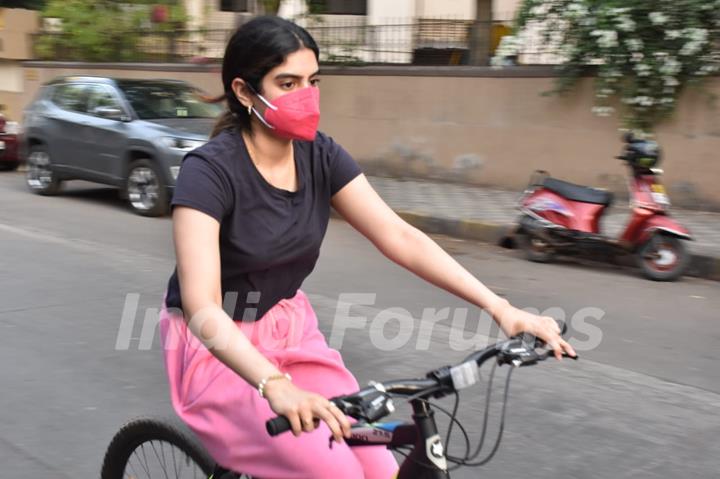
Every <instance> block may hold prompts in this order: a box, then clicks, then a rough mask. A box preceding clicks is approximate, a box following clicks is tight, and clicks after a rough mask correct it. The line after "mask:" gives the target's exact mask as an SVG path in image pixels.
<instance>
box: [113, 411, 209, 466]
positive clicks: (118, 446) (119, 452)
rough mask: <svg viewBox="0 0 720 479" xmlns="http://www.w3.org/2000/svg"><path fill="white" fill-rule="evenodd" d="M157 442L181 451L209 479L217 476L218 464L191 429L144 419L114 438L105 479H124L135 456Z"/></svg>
mask: <svg viewBox="0 0 720 479" xmlns="http://www.w3.org/2000/svg"><path fill="white" fill-rule="evenodd" d="M153 441H156V442H158V443H160V444H162V443H168V444H170V445H171V446H173V447H175V448H177V449H179V450H180V451H181V452H182V453H184V454H185V456H186V458H187V459H190V460H192V461H193V462H194V463H195V464H196V465H197V466H198V468H200V470H201V471H202V473H203V474H204V475H205V477H210V475H211V474H212V473H213V470H214V468H215V461H214V460H213V459H212V457H210V454H208V452H207V451H206V450H205V448H204V447H203V446H202V444H200V442H199V441H198V440H197V438H195V436H194V435H193V434H192V432H191V431H190V430H189V429H188V428H187V426H185V425H184V424H183V423H181V422H180V421H179V420H178V419H172V418H152V417H143V418H137V419H133V420H131V421H128V422H127V423H126V424H125V425H123V426H122V427H121V428H120V430H119V431H118V432H117V433H116V434H115V436H114V437H113V438H112V440H111V441H110V445H109V446H108V448H107V451H106V452H105V458H104V459H103V464H102V469H101V473H100V477H101V479H124V478H125V477H126V476H125V473H126V471H125V470H126V468H127V467H128V464H129V462H130V459H131V457H132V456H133V453H134V452H135V451H136V450H137V449H138V448H139V447H140V446H142V445H144V444H146V443H148V444H150V445H152V444H153ZM153 450H154V449H153ZM163 457H164V453H163ZM173 459H175V456H173ZM149 475H150V474H149V473H148V476H149ZM163 476H164V474H163ZM129 477H134V476H129ZM161 477H162V476H161ZM151 479H154V478H151ZM158 479H160V478H158ZM163 479H164V477H163Z"/></svg>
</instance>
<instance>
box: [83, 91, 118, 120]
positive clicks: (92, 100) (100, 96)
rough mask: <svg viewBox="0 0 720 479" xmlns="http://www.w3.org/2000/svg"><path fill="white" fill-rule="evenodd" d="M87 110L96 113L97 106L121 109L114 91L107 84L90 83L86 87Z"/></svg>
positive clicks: (92, 113)
mask: <svg viewBox="0 0 720 479" xmlns="http://www.w3.org/2000/svg"><path fill="white" fill-rule="evenodd" d="M88 90H89V92H88V100H87V112H88V113H90V114H91V115H96V110H97V109H98V108H117V109H118V110H120V111H123V108H122V107H121V106H120V103H119V102H118V100H117V97H116V96H115V92H113V90H112V89H111V88H110V87H109V86H107V85H90V87H89V88H88Z"/></svg>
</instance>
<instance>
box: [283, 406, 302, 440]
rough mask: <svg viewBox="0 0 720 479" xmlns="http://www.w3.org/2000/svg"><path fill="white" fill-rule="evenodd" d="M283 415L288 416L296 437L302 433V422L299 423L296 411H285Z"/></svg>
mask: <svg viewBox="0 0 720 479" xmlns="http://www.w3.org/2000/svg"><path fill="white" fill-rule="evenodd" d="M285 417H286V418H288V421H290V426H291V427H292V432H293V435H295V436H296V437H297V436H299V435H300V434H301V433H302V424H301V423H300V416H299V415H298V413H297V411H289V412H286V413H285Z"/></svg>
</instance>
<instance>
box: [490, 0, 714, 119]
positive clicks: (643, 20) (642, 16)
mask: <svg viewBox="0 0 720 479" xmlns="http://www.w3.org/2000/svg"><path fill="white" fill-rule="evenodd" d="M515 32H516V34H515V35H514V36H509V37H505V38H504V39H503V41H502V43H501V45H500V47H499V48H498V52H497V54H496V58H495V59H494V63H495V64H500V65H501V64H504V63H506V62H507V58H508V57H515V56H517V55H518V53H519V52H521V50H522V48H523V46H524V44H525V42H526V41H527V39H528V37H529V36H531V35H537V36H539V38H540V39H542V41H543V43H544V45H545V46H548V47H550V48H551V49H553V50H554V51H556V52H557V55H558V59H559V63H560V65H559V71H560V73H561V78H560V79H559V82H558V85H557V91H558V92H564V91H567V90H568V89H569V88H571V87H572V86H573V85H574V84H575V83H576V81H577V80H578V79H579V78H580V77H581V76H583V75H585V74H587V72H588V70H589V69H590V68H595V69H596V80H595V94H596V102H595V103H596V105H595V107H594V108H593V111H594V113H596V114H598V115H601V116H608V115H610V114H612V113H613V112H614V108H613V107H611V106H610V100H611V99H617V100H619V101H620V104H621V105H622V106H623V108H622V109H623V118H622V119H623V123H624V126H626V127H629V128H634V129H641V130H644V131H650V130H652V128H653V126H655V125H656V124H657V123H659V122H660V121H662V120H663V119H665V118H667V117H668V116H669V115H670V114H672V112H673V111H674V110H675V106H676V104H677V101H678V98H679V96H680V94H681V92H682V91H683V89H684V88H685V87H686V86H687V85H689V84H692V83H697V82H699V81H700V80H702V79H703V78H705V77H707V76H709V75H714V74H716V73H717V72H718V71H719V70H720V50H719V41H720V0H524V2H523V4H522V5H521V8H520V10H519V12H518V17H517V20H516V26H515Z"/></svg>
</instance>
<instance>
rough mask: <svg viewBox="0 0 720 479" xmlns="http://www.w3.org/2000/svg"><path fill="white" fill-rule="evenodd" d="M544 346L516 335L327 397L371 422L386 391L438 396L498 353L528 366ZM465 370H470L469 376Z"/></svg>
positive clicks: (383, 409)
mask: <svg viewBox="0 0 720 479" xmlns="http://www.w3.org/2000/svg"><path fill="white" fill-rule="evenodd" d="M558 325H559V326H560V329H561V334H565V333H566V332H567V325H566V324H565V323H564V322H562V321H558ZM544 346H545V345H544V343H543V342H542V341H541V340H539V339H537V338H535V337H533V336H529V335H526V336H524V337H523V336H515V337H512V338H510V339H508V340H505V341H501V342H499V343H496V344H493V345H491V346H488V347H487V348H485V349H482V350H480V351H476V352H474V353H472V354H470V355H469V356H467V357H466V358H465V359H464V360H463V361H461V362H460V363H458V364H456V365H455V366H444V367H441V368H438V369H435V370H432V371H430V372H428V373H427V375H426V377H425V378H415V379H401V380H391V381H387V382H384V383H374V384H372V385H370V386H368V387H366V388H364V389H361V390H360V391H358V392H356V393H353V394H349V395H346V396H338V397H335V398H332V399H330V401H331V402H333V403H334V404H335V405H336V406H337V407H338V408H339V409H340V410H341V411H342V412H343V413H344V414H346V415H348V416H351V417H354V418H355V419H359V420H364V421H367V422H374V421H377V420H379V419H381V418H382V417H384V416H387V415H388V414H390V413H391V412H393V410H394V407H393V406H392V402H391V401H390V400H389V395H398V396H406V397H415V398H418V399H427V398H428V397H435V398H440V397H443V396H446V395H448V394H452V393H454V392H456V391H457V390H459V389H463V388H465V387H468V386H471V385H472V384H474V383H475V382H476V381H477V378H475V381H473V377H474V376H472V372H473V371H472V369H473V368H480V367H481V366H482V365H483V363H485V362H486V361H488V360H489V359H492V358H494V357H498V356H499V357H498V363H499V364H512V365H513V366H516V367H519V366H531V365H534V364H537V363H538V362H539V361H543V360H545V359H547V358H548V357H549V356H550V354H551V352H550V351H545V352H542V353H538V352H537V351H536V349H538V348H542V347H544ZM565 356H566V355H565ZM573 359H577V356H575V357H573ZM468 373H470V376H469V377H468ZM381 397H384V398H385V401H379V400H378V399H377V398H381ZM266 429H267V432H268V434H270V435H271V436H277V435H278V434H282V433H283V432H286V431H289V430H290V429H292V427H291V425H290V421H289V420H288V419H287V418H286V417H285V416H277V417H274V418H272V419H269V420H268V421H267V422H266Z"/></svg>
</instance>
